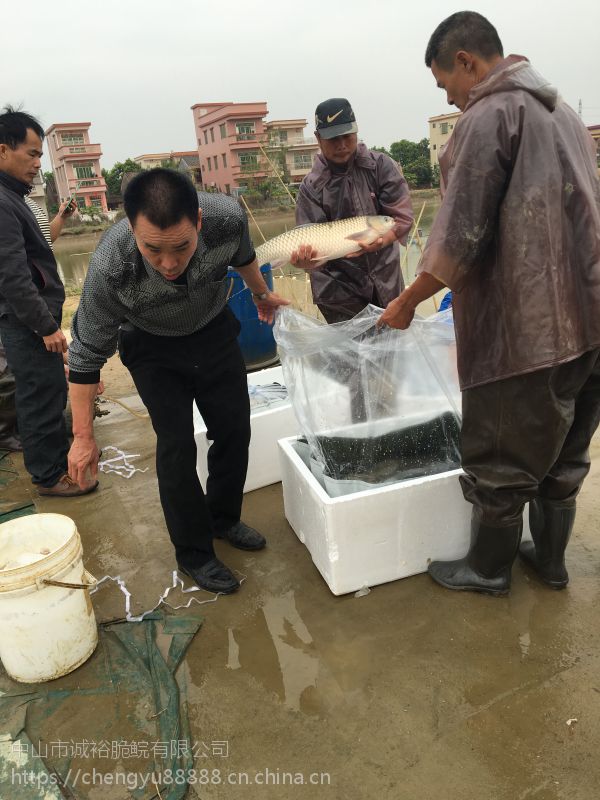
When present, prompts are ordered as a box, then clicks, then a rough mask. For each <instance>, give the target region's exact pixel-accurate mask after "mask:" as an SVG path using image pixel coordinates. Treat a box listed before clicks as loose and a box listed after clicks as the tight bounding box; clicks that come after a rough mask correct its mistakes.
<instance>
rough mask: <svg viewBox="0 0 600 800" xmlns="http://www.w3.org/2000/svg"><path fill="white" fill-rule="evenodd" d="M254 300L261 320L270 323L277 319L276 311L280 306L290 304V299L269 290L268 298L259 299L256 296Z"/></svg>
mask: <svg viewBox="0 0 600 800" xmlns="http://www.w3.org/2000/svg"><path fill="white" fill-rule="evenodd" d="M253 300H254V303H255V304H256V308H257V310H258V318H259V320H260V321H261V322H268V323H269V325H270V324H271V323H272V322H273V320H274V319H275V311H277V309H278V308H279V306H289V304H290V301H289V300H286V299H285V297H280V296H279V295H278V294H275V292H269V294H268V295H267V298H266V300H259V299H258V298H257V297H254V296H253Z"/></svg>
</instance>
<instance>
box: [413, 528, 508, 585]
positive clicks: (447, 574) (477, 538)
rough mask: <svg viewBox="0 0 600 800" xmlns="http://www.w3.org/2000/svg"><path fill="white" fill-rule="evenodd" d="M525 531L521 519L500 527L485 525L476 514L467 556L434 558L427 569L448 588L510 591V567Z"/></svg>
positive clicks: (438, 581)
mask: <svg viewBox="0 0 600 800" xmlns="http://www.w3.org/2000/svg"><path fill="white" fill-rule="evenodd" d="M522 531H523V522H522V520H521V521H519V522H516V523H514V524H512V525H505V526H503V527H498V526H494V525H486V524H485V523H483V522H481V521H480V520H479V519H478V515H476V514H475V513H474V514H473V517H472V521H471V547H470V548H469V552H468V553H467V555H466V556H465V557H464V558H461V559H459V560H458V561H432V562H431V564H430V565H429V567H428V572H429V574H430V575H431V577H432V578H433V580H434V581H436V583H439V584H440V585H441V586H445V587H446V588H447V589H456V590H458V591H467V592H483V593H484V594H491V595H495V596H501V595H506V594H508V592H509V591H510V578H511V567H512V564H513V561H514V560H515V557H516V555H517V550H518V549H519V542H520V541H521V533H522Z"/></svg>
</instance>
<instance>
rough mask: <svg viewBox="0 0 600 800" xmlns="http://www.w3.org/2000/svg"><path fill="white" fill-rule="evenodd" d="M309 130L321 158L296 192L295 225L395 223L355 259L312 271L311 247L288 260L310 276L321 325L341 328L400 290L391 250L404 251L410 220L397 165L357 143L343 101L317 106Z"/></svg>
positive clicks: (396, 253) (394, 253)
mask: <svg viewBox="0 0 600 800" xmlns="http://www.w3.org/2000/svg"><path fill="white" fill-rule="evenodd" d="M315 126H316V130H315V135H316V137H317V140H318V142H319V146H320V148H321V153H320V154H319V155H318V156H317V157H316V159H315V163H314V165H313V168H312V170H311V172H310V173H309V174H308V175H307V176H306V178H305V179H304V180H303V181H302V184H301V186H300V191H299V193H298V200H297V203H296V224H297V225H305V224H306V223H310V222H330V221H332V220H336V219H345V218H346V217H359V216H363V215H366V216H370V215H374V214H383V215H384V216H390V217H393V218H394V220H395V222H396V224H395V225H394V227H393V228H392V230H390V231H388V232H387V233H386V234H384V235H383V236H382V237H380V238H379V239H377V240H376V241H375V242H374V243H373V244H371V245H367V244H365V245H364V246H363V247H362V251H361V252H360V253H359V254H358V256H357V257H352V258H339V259H336V260H334V261H329V262H328V263H327V264H325V265H324V266H323V267H321V268H320V269H314V263H311V262H310V260H309V259H310V257H311V254H312V251H311V248H309V247H301V248H299V251H296V252H295V253H294V254H292V263H293V264H296V265H297V266H299V267H302V268H303V269H309V270H311V273H310V281H311V286H312V293H313V299H314V301H315V303H316V304H317V305H318V307H319V309H320V311H321V313H322V314H323V316H324V317H325V319H326V320H327V322H341V321H342V320H346V319H350V318H351V317H353V316H354V315H355V314H358V312H359V311H362V310H363V308H365V307H366V306H367V305H368V304H369V303H374V304H375V305H378V306H381V307H382V308H384V307H385V306H386V305H387V304H388V303H389V301H390V300H392V299H393V298H394V297H397V296H398V294H399V293H400V291H401V290H402V289H403V288H404V285H403V282H402V274H401V272H400V252H399V251H400V246H399V243H400V242H401V243H402V244H406V237H407V234H408V231H409V230H410V229H411V227H412V224H413V213H412V206H411V202H410V197H409V193H408V184H407V183H406V180H405V179H404V176H403V175H402V172H401V170H400V168H399V166H398V164H396V162H395V161H393V160H392V159H391V158H390V157H389V156H387V155H386V154H385V153H378V152H375V151H373V150H369V149H367V147H366V146H365V145H364V144H358V142H357V131H358V126H357V124H356V118H355V116H354V112H353V110H352V107H351V106H350V103H349V102H348V101H347V100H346V99H344V98H331V99H330V100H324V101H323V102H322V103H319V105H318V106H317V109H316V111H315ZM315 255H316V253H315Z"/></svg>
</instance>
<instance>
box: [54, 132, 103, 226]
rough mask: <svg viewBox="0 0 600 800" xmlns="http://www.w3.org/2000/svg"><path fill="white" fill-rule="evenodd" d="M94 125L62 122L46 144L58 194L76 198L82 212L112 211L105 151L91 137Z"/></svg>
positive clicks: (64, 197) (61, 196)
mask: <svg viewBox="0 0 600 800" xmlns="http://www.w3.org/2000/svg"><path fill="white" fill-rule="evenodd" d="M90 125H91V123H90V122H62V123H55V124H54V125H51V126H50V127H49V128H48V130H47V131H46V142H47V143H48V152H49V154H50V161H51V163H52V171H53V172H54V180H55V182H56V189H57V191H58V195H59V197H60V199H61V201H62V200H66V199H67V197H75V198H76V200H77V205H78V206H79V208H80V209H83V208H90V207H91V206H94V207H95V208H97V209H98V210H99V211H103V212H106V211H108V206H107V204H106V182H105V180H104V178H103V177H102V171H101V169H100V156H101V155H102V150H101V149H100V145H99V144H92V143H91V142H90V137H89V133H88V131H89V128H90Z"/></svg>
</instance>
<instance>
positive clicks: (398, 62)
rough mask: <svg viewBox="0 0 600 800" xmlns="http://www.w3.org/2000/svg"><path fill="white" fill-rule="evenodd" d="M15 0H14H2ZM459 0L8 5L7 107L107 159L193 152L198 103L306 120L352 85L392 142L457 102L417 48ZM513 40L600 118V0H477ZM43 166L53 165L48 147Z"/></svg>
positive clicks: (1, 58)
mask: <svg viewBox="0 0 600 800" xmlns="http://www.w3.org/2000/svg"><path fill="white" fill-rule="evenodd" d="M4 2H6V3H8V0H4ZM464 8H465V6H461V5H460V4H459V5H452V4H451V3H450V4H449V3H448V2H440V1H438V0H420V1H418V2H414V3H408V2H404V3H403V2H400V0H371V2H365V1H364V0H362V1H361V2H359V0H342V1H340V0H302V1H301V2H299V1H298V0H296V1H295V2H289V0H264V2H261V1H260V0H255V2H251V1H250V2H242V0H227V2H215V0H210V2H209V1H207V0H168V1H167V0H163V2H157V0H143V1H142V0H101V2H93V3H91V2H86V3H84V2H77V3H73V2H71V3H57V2H48V0H29V2H27V3H25V4H24V5H21V4H20V3H14V2H12V3H10V14H9V16H7V13H6V11H7V10H6V9H5V14H3V20H2V26H1V29H0V105H4V104H5V103H6V102H10V103H13V104H22V105H23V107H24V109H25V110H27V111H29V112H30V113H32V114H34V115H35V116H37V117H38V118H39V119H40V120H41V122H42V124H43V125H44V127H48V126H49V125H51V124H52V123H55V122H84V121H89V122H91V123H92V128H91V140H92V142H100V144H101V145H102V150H103V157H102V166H103V167H106V168H110V167H111V166H112V165H113V164H114V162H115V161H122V160H124V159H125V158H128V157H133V156H137V155H140V154H142V153H151V152H164V151H170V150H192V149H194V148H195V145H196V142H195V137H194V126H193V120H192V112H191V111H190V107H191V106H192V105H193V104H194V103H199V102H206V101H210V102H215V101H220V100H225V101H233V102H248V101H256V100H266V101H267V105H268V109H269V118H270V119H277V118H286V117H287V118H289V117H306V118H307V119H308V120H309V127H308V128H307V129H306V135H307V136H308V135H311V133H312V127H310V123H311V121H312V118H313V113H314V108H315V105H316V104H317V103H318V102H319V101H321V100H323V99H325V98H327V97H348V98H349V99H350V101H351V103H352V105H353V107H354V110H355V113H356V116H357V120H358V124H359V130H360V136H361V138H362V139H363V140H364V141H365V142H366V143H367V144H368V145H369V146H373V145H384V146H386V147H387V146H389V145H390V144H391V142H393V141H396V140H398V139H403V138H404V139H411V140H415V141H416V140H419V139H422V138H423V137H426V136H427V135H428V126H427V118H428V117H430V116H432V115H434V114H440V113H444V112H445V111H446V110H449V109H448V106H447V105H446V100H445V94H444V93H443V92H442V91H440V90H439V89H436V87H435V83H434V81H433V78H432V76H431V73H430V72H429V70H428V69H426V67H425V66H424V61H423V55H424V52H425V47H426V45H427V41H428V38H429V36H430V34H431V33H432V31H433V29H434V28H435V27H436V25H437V24H438V23H439V22H441V20H442V19H444V18H445V17H446V16H448V15H449V14H451V13H453V12H454V11H460V10H464ZM466 8H471V9H472V10H475V11H479V12H480V13H482V14H484V15H485V16H487V17H488V18H489V19H490V20H491V22H492V23H493V24H494V25H495V26H496V28H497V30H498V33H499V34H500V38H501V39H502V42H503V44H504V49H505V53H507V54H508V53H520V54H523V55H526V56H528V58H529V59H530V60H531V61H532V63H533V65H534V66H535V67H536V68H537V69H538V70H539V71H540V72H541V73H542V74H543V75H545V76H546V77H547V78H548V79H549V80H551V81H552V82H553V83H554V84H555V85H557V86H558V88H559V90H560V92H561V94H562V95H563V97H564V98H565V100H566V101H567V102H568V103H570V104H571V105H572V106H573V107H574V108H575V109H576V110H577V108H578V104H579V100H580V99H581V101H582V105H583V119H584V122H585V123H586V124H588V125H589V124H600V80H599V68H598V52H599V48H598V44H599V40H600V3H598V2H597V0H596V2H591V0H570V2H564V0H536V2H532V0H504V2H478V3H474V4H473V5H467V6H466ZM44 168H45V169H48V168H49V162H48V160H47V158H46V159H45V164H44Z"/></svg>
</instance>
